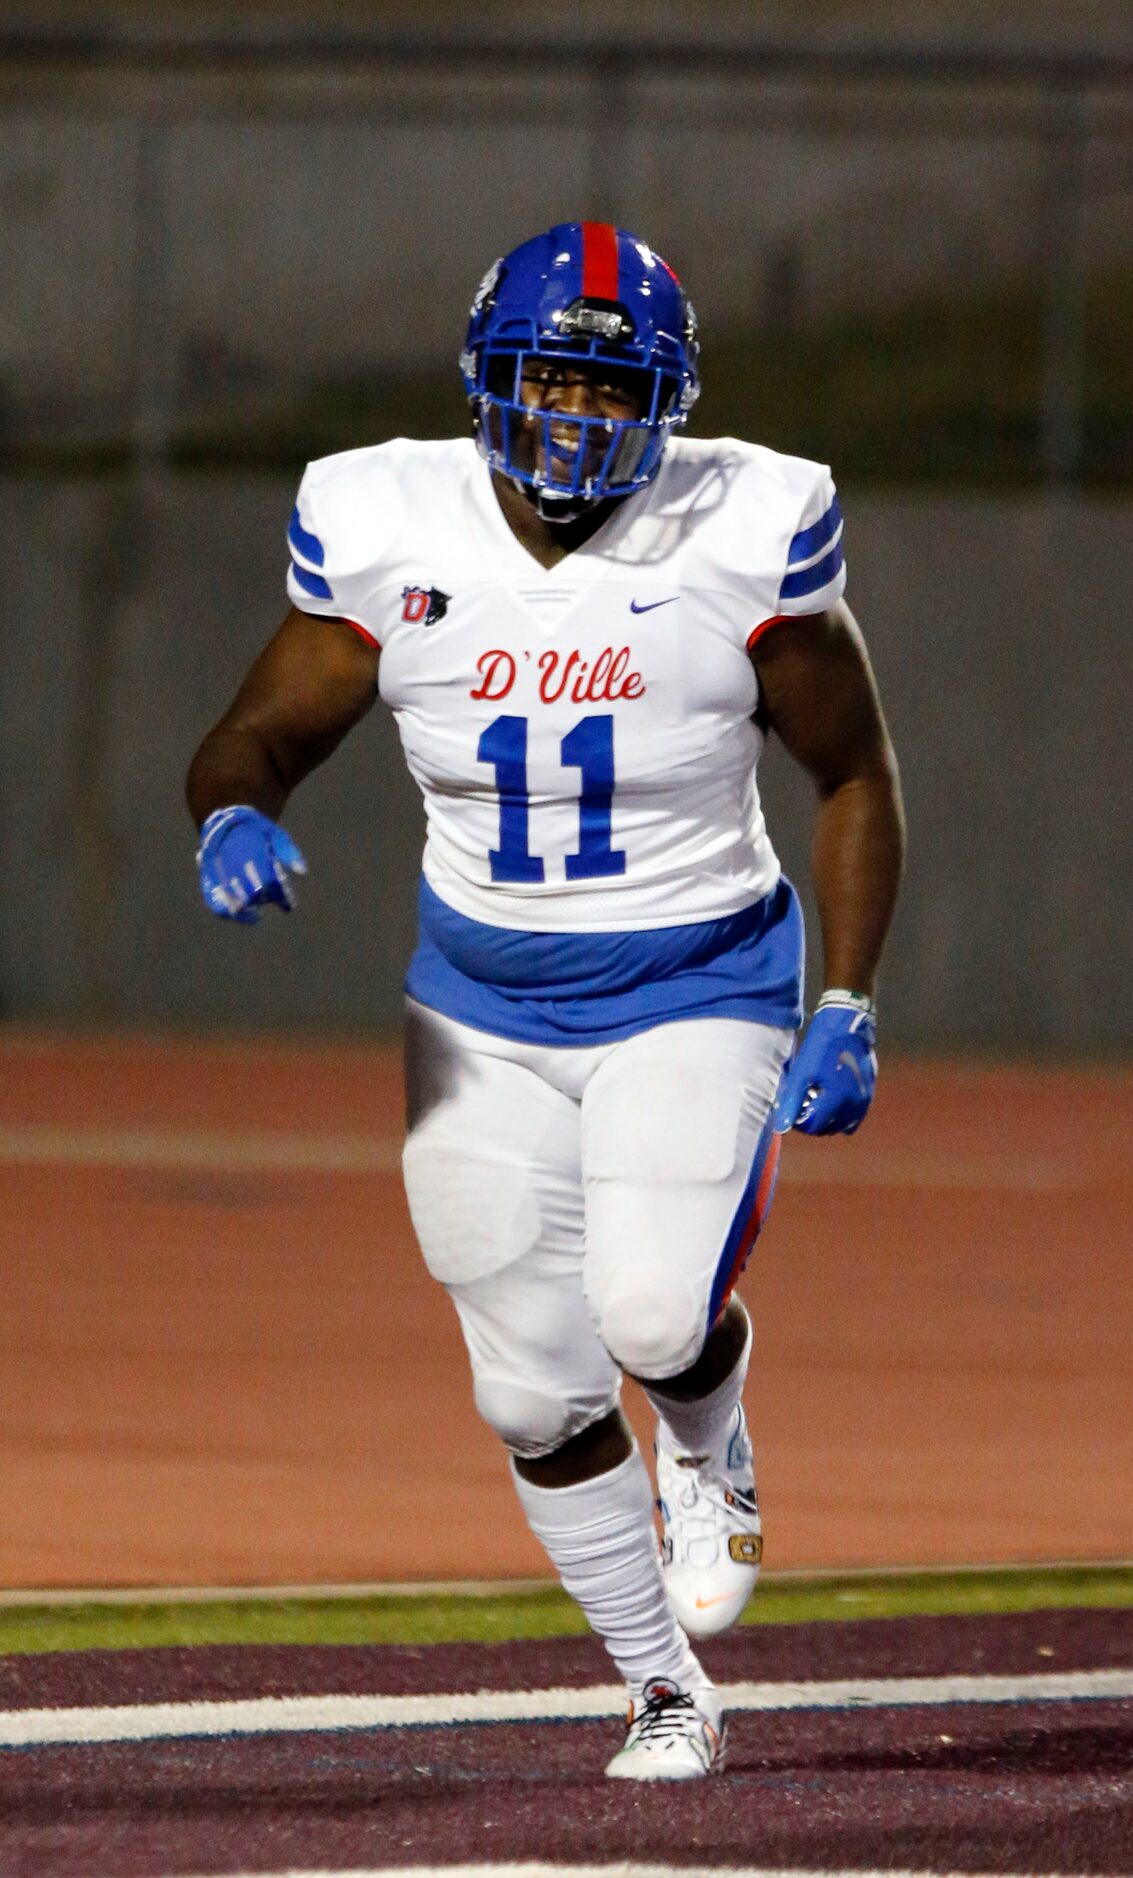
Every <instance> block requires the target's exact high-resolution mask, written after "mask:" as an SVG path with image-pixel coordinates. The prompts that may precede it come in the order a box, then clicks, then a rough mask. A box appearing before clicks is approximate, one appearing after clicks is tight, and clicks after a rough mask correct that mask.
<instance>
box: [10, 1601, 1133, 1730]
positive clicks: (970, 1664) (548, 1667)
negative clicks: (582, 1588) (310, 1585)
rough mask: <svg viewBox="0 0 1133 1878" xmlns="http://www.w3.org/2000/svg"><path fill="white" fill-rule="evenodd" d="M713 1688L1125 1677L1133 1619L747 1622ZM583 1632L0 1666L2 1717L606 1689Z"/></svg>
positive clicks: (1090, 1614) (1083, 1615)
mask: <svg viewBox="0 0 1133 1878" xmlns="http://www.w3.org/2000/svg"><path fill="white" fill-rule="evenodd" d="M699 1654H700V1656H701V1658H702V1660H703V1662H704V1664H705V1667H706V1668H707V1669H708V1671H709V1673H710V1674H711V1675H713V1676H715V1677H716V1678H717V1679H718V1680H719V1681H721V1682H739V1681H752V1682H756V1681H759V1682H763V1681H768V1682H804V1681H819V1682H821V1681H826V1680H830V1679H833V1678H836V1677H842V1676H991V1675H1025V1674H1026V1673H1027V1672H1028V1671H1035V1672H1037V1671H1040V1670H1044V1669H1045V1670H1069V1669H1129V1668H1133V1610H1130V1611H1101V1612H1099V1611H1023V1612H1016V1613H1008V1614H1004V1615H1000V1616H987V1617H932V1618H925V1617H883V1618H866V1619H861V1618H859V1619H858V1620H857V1621H856V1622H848V1623H816V1624H768V1625H753V1626H745V1627H744V1628H743V1629H740V1630H734V1631H732V1632H731V1633H730V1634H729V1635H728V1636H726V1637H718V1638H716V1639H715V1640H714V1641H712V1642H708V1643H705V1644H702V1645H701V1646H700V1649H699ZM616 1680H617V1678H616V1676H615V1674H614V1671H613V1668H612V1666H611V1664H610V1659H609V1657H608V1656H607V1655H606V1653H605V1651H604V1650H603V1649H602V1647H601V1645H600V1644H599V1643H598V1642H597V1641H596V1640H595V1639H594V1638H592V1637H562V1638H554V1639H550V1640H547V1641H544V1642H528V1643H509V1644H506V1645H505V1644H498V1643H434V1644H426V1645H414V1646H411V1647H398V1646H394V1645H382V1646H377V1645H374V1646H367V1645H364V1644H331V1645H326V1646H323V1647H318V1646H315V1645H310V1644H282V1645H281V1644H255V1643H244V1644H231V1645H226V1644H207V1645H206V1644H198V1645H196V1646H194V1647H193V1648H185V1649H168V1648H167V1649H155V1650H76V1651H68V1652H66V1653H59V1654H54V1653H52V1654H48V1655H44V1656H3V1657H0V1708H9V1709H15V1708H67V1707H81V1706H83V1705H85V1704H89V1703H103V1702H105V1703H113V1702H168V1701H181V1702H192V1701H196V1702H205V1701H224V1700H226V1699H227V1698H230V1697H237V1696H248V1695H253V1694H254V1695H261V1696H268V1695H373V1694H381V1695H414V1694H421V1695H428V1694H434V1693H436V1692H437V1691H444V1692H445V1693H448V1694H453V1695H455V1694H461V1693H465V1692H469V1691H474V1690H477V1689H552V1688H585V1687H587V1686H588V1685H590V1684H592V1683H599V1682H600V1683H606V1682H614V1681H616Z"/></svg>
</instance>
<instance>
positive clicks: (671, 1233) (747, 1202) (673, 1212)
mask: <svg viewBox="0 0 1133 1878" xmlns="http://www.w3.org/2000/svg"><path fill="white" fill-rule="evenodd" d="M793 1036H794V1033H793V1032H792V1031H790V1030H784V1029H780V1028H772V1027H770V1026H768V1025H765V1024H753V1023H748V1022H745V1021H742V1020H740V1019H737V1018H698V1019H696V1020H693V1021H690V1022H686V1023H675V1024H659V1025H656V1026H655V1027H654V1028H653V1029H651V1030H646V1031H641V1032H639V1033H638V1034H637V1035H636V1036H633V1037H628V1038H625V1039H624V1040H623V1041H621V1042H618V1043H608V1044H601V1045H596V1046H594V1047H589V1046H587V1047H583V1048H577V1047H549V1046H543V1045H536V1044H526V1043H513V1042H511V1041H510V1040H509V1039H508V1038H505V1037H496V1036H492V1035H490V1034H488V1033H487V1032H484V1031H479V1030H473V1029H471V1028H470V1027H469V1026H467V1025H465V1024H458V1023H455V1022H453V1020H452V1019H451V1018H447V1017H442V1016H440V1015H439V1014H438V1013H437V1012H435V1011H431V1010H427V1009H425V1008H424V1007H423V1006H421V1005H418V1004H415V1003H413V1002H411V1003H410V1005H409V1010H408V1018H407V1027H406V1073H407V1084H408V1092H409V1135H408V1139H407V1141H406V1145H405V1155H404V1167H405V1185H406V1191H407V1193H408V1196H409V1210H410V1213H411V1214H412V1217H413V1225H414V1228H415V1230H416V1233H417V1237H418V1240H419V1241H420V1244H421V1250H422V1253H423V1255H424V1259H425V1263H426V1265H427V1266H428V1269H429V1271H430V1272H431V1273H432V1275H433V1277H434V1278H436V1279H438V1280H439V1281H440V1283H441V1284H443V1285H444V1286H445V1287H446V1289H447V1290H448V1292H449V1295H450V1297H451V1298H452V1300H453V1303H454V1304H455V1306H456V1309H457V1312H458V1314H459V1317H460V1324H461V1329H462V1331H463V1333H464V1340H465V1343H466V1344H467V1346H468V1353H469V1356H470V1358H471V1361H472V1375H473V1384H474V1391H475V1398H476V1406H477V1408H478V1409H479V1411H480V1413H481V1415H483V1417H484V1419H485V1420H486V1421H487V1422H488V1423H489V1424H490V1425H491V1426H492V1427H493V1428H494V1429H496V1431H497V1432H498V1433H499V1435H500V1436H501V1437H502V1439H503V1440H504V1442H505V1443H506V1445H507V1446H508V1447H509V1448H510V1449H511V1451H512V1452H513V1453H514V1454H518V1455H521V1456H523V1457H524V1458H526V1459H535V1458H536V1457H538V1456H540V1455H544V1454H550V1453H552V1452H553V1450H554V1449H555V1448H557V1447H560V1446H561V1445H562V1443H563V1442H564V1441H567V1440H569V1439H570V1437H571V1436H572V1435H575V1434H578V1433H579V1431H580V1430H581V1429H583V1428H585V1427H587V1426H588V1425H589V1424H590V1423H591V1422H595V1421H599V1420H600V1419H601V1418H602V1416H604V1415H606V1414H608V1413H609V1411H610V1410H611V1409H612V1408H613V1407H614V1405H615V1403H616V1402H617V1399H618V1391H619V1387H620V1381H621V1371H622V1370H627V1371H629V1372H630V1373H631V1374H632V1375H635V1376H641V1377H644V1378H646V1379H648V1380H652V1381H658V1382H660V1381H663V1380H665V1379H666V1378H669V1377H673V1376H678V1375H680V1374H681V1372H682V1371H684V1370H686V1369H687V1368H688V1367H689V1365H690V1364H692V1363H693V1362H695V1361H696V1358H697V1356H698V1355H699V1354H700V1350H701V1348H702V1346H703V1343H704V1339H705V1337H706V1336H707V1334H708V1331H709V1329H710V1328H711V1326H712V1324H713V1323H715V1321H716V1319H717V1317H718V1316H719V1314H720V1312H721V1311H722V1309H723V1308H724V1305H725V1303H726V1302H727V1299H728V1297H729V1296H730V1294H731V1290H732V1287H733V1285H734V1284H735V1281H736V1279H737V1277H738V1276H739V1273H740V1271H741V1270H742V1268H743V1265H744V1262H745V1260H746V1258H747V1255H748V1253H749V1252H750V1250H751V1247H752V1244H753V1243H754V1240H755V1236H756V1234H757V1233H758V1231H759V1227H760V1224H761V1223H762V1220H763V1218H764V1216H765V1214H766V1212H767V1208H768V1206H769V1205H770V1201H771V1195H772V1192H773V1189H774V1183H775V1171H776V1166H777V1161H778V1147H779V1138H778V1136H776V1135H773V1134H772V1132H771V1128H770V1121H769V1116H770V1110H771V1105H772V1103H773V1102H774V1100H775V1095H776V1092H777V1089H778V1086H779V1079H780V1075H781V1073H782V1070H783V1066H784V1064H785V1063H786V1061H787V1059H788V1057H789V1055H790V1052H791V1046H792V1042H793Z"/></svg>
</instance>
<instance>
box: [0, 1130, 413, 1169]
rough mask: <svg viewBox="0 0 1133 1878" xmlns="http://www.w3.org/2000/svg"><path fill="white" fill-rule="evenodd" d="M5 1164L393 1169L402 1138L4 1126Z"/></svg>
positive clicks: (0, 1134)
mask: <svg viewBox="0 0 1133 1878" xmlns="http://www.w3.org/2000/svg"><path fill="white" fill-rule="evenodd" d="M0 1163H7V1164H8V1165H9V1166H15V1167H19V1166H52V1167H144V1168H153V1169H155V1170H158V1171H162V1170H165V1171H168V1172H170V1173H198V1172H199V1173H207V1174H247V1173H255V1174H389V1173H393V1172H394V1171H395V1170H396V1169H397V1168H398V1167H400V1165H401V1143H400V1141H394V1140H392V1139H390V1138H389V1137H385V1136H378V1135H270V1134H235V1133H233V1134H220V1133H216V1134H201V1133H195V1132H191V1131H183V1130H180V1129H172V1128H2V1129H0Z"/></svg>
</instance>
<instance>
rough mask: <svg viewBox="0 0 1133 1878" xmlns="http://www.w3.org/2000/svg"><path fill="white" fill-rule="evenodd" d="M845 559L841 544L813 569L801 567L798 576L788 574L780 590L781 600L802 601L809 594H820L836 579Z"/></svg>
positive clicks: (816, 562)
mask: <svg viewBox="0 0 1133 1878" xmlns="http://www.w3.org/2000/svg"><path fill="white" fill-rule="evenodd" d="M844 558H845V557H844V556H843V553H842V543H841V542H839V543H838V544H837V546H836V547H834V548H831V550H830V553H829V554H827V555H824V556H823V558H822V560H821V561H815V563H814V565H813V566H812V567H800V569H799V571H798V573H797V574H788V575H787V576H786V578H785V579H784V581H783V585H782V586H781V587H780V589H779V598H780V600H802V599H805V597H806V595H807V594H808V593H818V592H819V590H820V589H821V588H822V587H826V586H828V585H829V583H830V582H831V581H832V580H833V579H834V576H835V574H837V572H838V570H839V568H840V567H841V566H842V562H843V560H844Z"/></svg>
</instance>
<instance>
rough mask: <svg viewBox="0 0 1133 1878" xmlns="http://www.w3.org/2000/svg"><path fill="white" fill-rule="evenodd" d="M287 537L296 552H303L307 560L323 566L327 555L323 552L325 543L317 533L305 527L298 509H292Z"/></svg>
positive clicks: (317, 565)
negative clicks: (313, 533)
mask: <svg viewBox="0 0 1133 1878" xmlns="http://www.w3.org/2000/svg"><path fill="white" fill-rule="evenodd" d="M287 539H288V541H289V542H290V543H291V546H292V547H293V548H294V550H295V552H296V554H301V555H302V556H303V559H304V560H305V561H313V562H314V563H315V566H316V567H321V566H322V564H323V562H324V561H325V559H326V555H325V554H324V553H323V544H322V542H321V541H320V540H319V537H318V536H317V535H312V534H310V533H309V532H308V530H307V529H305V528H304V526H303V524H302V522H301V521H300V520H299V511H298V509H295V510H293V511H292V516H291V521H290V524H289V526H288V530H287Z"/></svg>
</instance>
